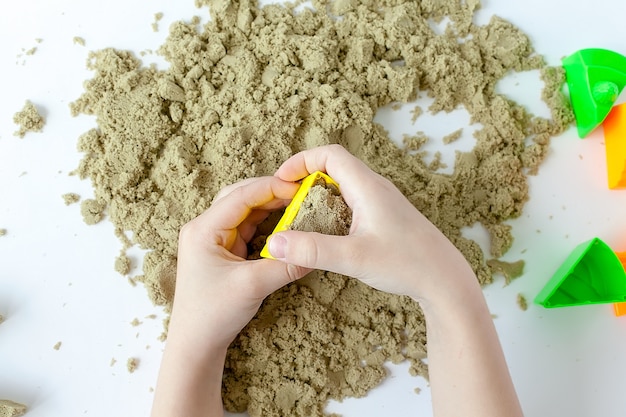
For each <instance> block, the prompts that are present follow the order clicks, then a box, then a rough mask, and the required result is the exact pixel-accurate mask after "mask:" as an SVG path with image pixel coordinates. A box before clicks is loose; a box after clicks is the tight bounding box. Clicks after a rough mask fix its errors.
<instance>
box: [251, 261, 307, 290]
mask: <svg viewBox="0 0 626 417" xmlns="http://www.w3.org/2000/svg"><path fill="white" fill-rule="evenodd" d="M242 265H243V264H242ZM244 271H245V272H244ZM309 272H311V269H308V268H303V267H300V266H296V265H292V264H288V263H285V262H280V261H276V260H273V259H259V260H256V261H249V262H246V264H245V269H242V273H241V274H240V276H242V277H243V279H246V280H247V283H246V288H250V290H251V291H252V292H253V293H255V294H256V295H257V297H259V298H265V297H267V296H268V295H270V294H271V293H273V292H274V291H276V290H278V289H280V288H282V287H284V286H285V285H287V284H289V283H291V282H294V281H296V280H298V279H300V278H302V277H304V276H305V275H306V274H308V273H309Z"/></svg>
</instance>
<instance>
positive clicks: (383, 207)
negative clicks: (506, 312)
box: [269, 145, 476, 302]
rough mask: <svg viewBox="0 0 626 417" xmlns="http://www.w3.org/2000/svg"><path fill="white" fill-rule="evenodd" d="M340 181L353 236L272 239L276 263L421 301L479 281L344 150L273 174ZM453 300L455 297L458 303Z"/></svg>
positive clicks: (315, 153)
mask: <svg viewBox="0 0 626 417" xmlns="http://www.w3.org/2000/svg"><path fill="white" fill-rule="evenodd" d="M317 170H319V171H324V172H327V173H328V174H329V175H330V176H331V177H332V178H333V179H334V180H335V181H337V182H338V183H339V186H340V188H341V193H342V195H343V197H344V199H345V201H346V203H347V204H348V206H350V208H351V209H352V211H353V218H352V227H351V229H350V233H349V235H348V236H329V235H322V234H319V233H306V232H297V231H286V232H281V233H279V234H276V235H274V236H273V237H272V238H271V239H270V242H269V249H270V252H271V254H272V256H274V257H275V258H276V259H279V260H282V261H284V262H287V263H290V264H295V265H298V266H303V267H307V268H314V269H323V270H328V271H332V272H337V273H340V274H343V275H348V276H352V277H355V278H358V279H360V280H361V281H363V282H364V283H366V284H368V285H370V286H372V287H374V288H376V289H379V290H382V291H385V292H391V293H395V294H399V295H408V296H410V297H412V298H414V299H415V300H418V301H420V302H423V301H435V299H449V298H450V295H451V294H450V292H454V288H458V289H459V292H460V294H458V295H459V296H460V297H462V291H463V287H465V285H459V284H461V283H462V282H465V283H468V280H467V279H468V278H471V280H473V281H474V282H473V283H471V284H470V285H475V284H476V280H475V276H474V273H473V271H472V270H471V268H470V266H469V265H468V263H467V261H466V260H465V258H464V257H463V255H462V254H461V253H460V252H459V251H458V250H457V249H456V247H455V246H454V245H453V244H452V243H451V242H450V241H449V240H448V239H447V238H446V237H445V236H444V235H443V234H442V233H441V232H440V231H439V230H438V229H437V228H436V227H435V226H434V225H433V224H432V223H431V222H430V221H429V220H428V219H426V217H424V216H423V215H422V214H421V213H420V212H419V211H418V210H417V209H416V208H415V207H414V206H413V205H412V204H411V203H410V202H409V201H408V200H407V199H406V198H405V197H404V196H403V195H402V193H401V192H400V191H399V190H398V189H397V188H396V187H395V186H394V185H393V184H392V183H391V182H390V181H388V180H387V179H385V178H383V177H382V176H380V175H378V174H376V173H375V172H373V171H372V170H370V169H369V168H368V167H367V166H366V165H365V164H364V163H363V162H361V161H360V160H359V159H357V158H355V157H354V156H352V155H351V154H350V153H349V152H348V151H346V150H345V149H344V148H343V147H341V146H339V145H329V146H324V147H320V148H315V149H311V150H307V151H304V152H300V153H298V154H296V155H294V156H293V157H291V158H290V159H289V160H287V161H286V162H285V163H283V165H282V166H281V167H280V168H279V169H278V171H277V172H276V174H275V175H276V176H278V177H279V178H280V179H282V180H285V181H297V180H300V179H302V178H304V177H305V176H307V175H308V174H309V173H312V172H314V171H317ZM453 298H456V297H453Z"/></svg>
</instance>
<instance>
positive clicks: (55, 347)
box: [52, 341, 63, 350]
mask: <svg viewBox="0 0 626 417" xmlns="http://www.w3.org/2000/svg"><path fill="white" fill-rule="evenodd" d="M62 344H63V342H61V341H59V342H56V343H55V344H54V346H52V348H53V349H54V350H59V349H61V345H62Z"/></svg>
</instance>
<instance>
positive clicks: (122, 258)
mask: <svg viewBox="0 0 626 417" xmlns="http://www.w3.org/2000/svg"><path fill="white" fill-rule="evenodd" d="M130 267H131V262H130V258H129V257H128V256H127V255H126V254H125V253H123V252H122V253H120V255H119V256H118V257H117V258H115V270H116V271H117V272H118V273H119V274H120V275H128V274H129V273H130Z"/></svg>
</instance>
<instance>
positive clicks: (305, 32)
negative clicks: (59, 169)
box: [71, 0, 573, 417]
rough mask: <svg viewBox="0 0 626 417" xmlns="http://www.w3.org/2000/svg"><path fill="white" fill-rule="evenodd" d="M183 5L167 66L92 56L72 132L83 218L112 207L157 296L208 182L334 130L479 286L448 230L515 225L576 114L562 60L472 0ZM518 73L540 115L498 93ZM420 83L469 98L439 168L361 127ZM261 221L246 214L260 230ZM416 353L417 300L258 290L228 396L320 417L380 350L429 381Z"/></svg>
mask: <svg viewBox="0 0 626 417" xmlns="http://www.w3.org/2000/svg"><path fill="white" fill-rule="evenodd" d="M197 3H198V4H199V5H200V6H208V7H209V9H211V20H210V22H209V23H207V24H204V25H202V26H199V25H198V20H191V21H190V22H182V21H181V22H175V23H174V24H173V25H172V26H171V27H170V33H169V37H168V39H167V41H166V42H165V43H164V44H163V45H162V46H161V48H160V49H159V53H160V54H162V55H163V57H164V58H165V59H166V60H167V61H168V62H169V64H170V65H169V67H168V68H167V69H166V70H158V69H157V68H155V67H154V66H143V65H142V64H141V62H140V61H139V60H138V59H137V58H136V57H135V55H133V54H132V53H130V52H128V51H119V50H114V49H104V50H100V51H95V52H92V53H91V54H90V59H89V64H88V65H89V68H90V69H91V70H92V71H93V72H94V75H93V78H92V79H91V80H88V81H87V82H86V83H85V91H84V93H83V94H82V95H81V97H80V98H78V100H76V101H75V102H74V103H72V105H71V110H72V113H73V114H75V115H77V114H90V115H95V116H96V117H97V122H98V127H97V128H94V129H92V130H90V131H88V132H86V133H85V134H83V135H82V136H81V138H80V139H79V144H78V146H79V150H80V151H81V152H83V153H84V157H83V159H82V161H81V162H80V166H79V168H78V170H77V172H78V173H79V175H80V177H81V178H89V179H91V181H92V184H93V187H94V192H95V200H93V201H96V202H98V206H97V207H94V210H87V211H88V214H89V215H90V216H91V215H94V217H95V218H96V219H97V220H98V221H99V220H100V219H101V218H102V213H103V212H104V210H105V209H106V211H107V216H108V218H109V219H110V221H111V222H112V223H113V224H114V226H115V228H116V230H118V229H119V230H122V231H132V243H133V244H135V245H138V246H139V247H141V248H142V249H145V250H147V254H146V255H145V257H144V259H143V275H142V276H140V277H138V278H137V280H138V281H139V282H142V283H143V284H144V285H145V287H146V289H147V292H148V295H149V297H150V299H151V300H152V301H153V302H154V303H155V304H157V305H163V306H165V308H166V310H167V309H169V308H170V307H171V303H172V299H173V295H174V285H175V273H176V254H177V238H178V231H179V229H180V227H181V226H182V225H183V224H184V223H186V222H188V221H189V220H191V219H192V218H193V217H195V216H197V215H198V214H199V213H201V212H202V211H204V210H205V209H206V208H207V207H208V206H209V205H210V202H211V201H212V199H213V197H214V196H215V195H216V194H217V192H218V191H219V190H220V189H221V188H222V187H224V186H225V185H228V184H232V183H233V182H236V181H238V180H241V179H244V178H249V177H255V176H260V175H272V174H273V173H274V172H275V170H276V169H277V168H278V167H279V166H280V164H282V162H283V161H285V160H286V159H287V158H289V157H290V156H291V155H293V154H294V153H295V152H298V151H300V150H302V149H307V148H311V147H313V146H318V145H323V144H328V143H339V144H341V145H343V146H345V147H346V148H347V149H348V150H349V151H350V152H352V153H353V154H355V155H356V156H357V157H359V158H360V159H361V160H363V161H364V162H365V163H366V164H367V165H368V166H370V167H371V168H372V169H373V170H375V171H377V172H378V173H380V174H381V175H383V176H385V177H386V178H388V179H390V180H391V181H392V182H393V183H394V184H395V185H396V186H397V187H398V188H399V189H400V191H401V192H402V193H403V194H404V195H406V196H407V198H408V199H409V200H410V201H411V202H412V203H413V204H414V205H415V207H417V208H418V209H419V210H421V211H422V213H424V215H425V216H427V217H428V218H429V219H430V220H431V221H432V222H433V223H434V224H435V225H437V227H439V229H440V230H442V231H443V233H444V234H446V236H448V238H450V240H451V241H452V242H453V243H454V244H455V245H456V246H457V247H458V248H459V250H461V252H462V253H463V254H464V255H465V257H466V258H467V259H468V261H469V262H470V264H471V265H472V267H473V268H474V271H475V272H476V274H477V276H478V279H479V281H480V283H481V284H486V283H489V282H491V281H492V279H493V273H494V270H493V262H491V264H492V265H488V263H487V262H486V260H485V254H484V253H483V252H482V250H481V249H480V246H479V245H478V244H477V243H476V242H474V241H472V240H469V239H466V238H464V237H463V236H462V233H461V230H462V229H463V228H464V227H470V226H472V225H474V224H475V223H477V222H478V223H480V224H482V225H483V226H484V227H485V228H486V229H487V230H493V232H490V235H491V237H492V241H491V249H490V251H491V253H492V254H504V253H505V252H506V250H507V249H508V248H509V247H510V242H511V241H512V236H511V232H510V229H507V228H506V227H500V225H502V224H503V222H505V221H506V220H507V219H510V218H515V217H518V216H519V215H520V214H521V212H522V208H523V207H524V204H525V203H526V201H527V199H528V181H527V174H528V173H533V172H536V171H537V169H538V167H539V164H540V163H541V161H542V160H543V158H544V157H545V155H546V153H547V150H548V148H549V139H550V137H551V136H554V135H557V134H559V133H560V132H563V131H564V130H565V129H566V128H567V127H568V126H569V124H571V123H572V121H573V114H572V112H571V108H570V107H569V103H568V100H567V98H566V97H565V96H564V95H563V93H562V89H561V87H562V85H563V83H564V80H565V78H564V72H563V71H562V69H559V68H551V67H545V64H544V62H543V59H542V57H541V56H539V55H537V54H535V53H534V51H533V49H532V45H531V44H530V41H529V39H528V37H527V36H526V35H525V34H523V33H522V32H521V31H520V30H519V29H518V28H516V27H515V26H513V25H512V24H510V23H509V22H507V21H505V20H504V19H501V18H498V17H495V16H494V17H492V19H491V20H490V21H489V22H488V23H487V24H485V25H482V26H479V25H476V24H475V23H473V20H472V18H473V14H474V12H475V11H476V10H477V8H478V7H479V4H478V2H476V1H471V2H458V1H455V0H454V1H453V0H442V1H438V2H427V3H416V2H404V1H402V0H399V1H396V2H393V4H392V2H383V3H375V2H374V3H371V2H370V3H366V4H361V5H356V4H353V3H351V2H344V1H335V2H333V1H329V2H326V1H318V0H316V1H314V2H313V4H312V7H313V8H314V9H315V10H317V11H315V10H312V9H304V10H301V11H298V13H294V11H293V9H292V8H291V6H282V5H276V4H270V5H267V6H263V7H260V6H258V5H257V4H256V3H254V2H241V3H232V2H214V1H209V0H197ZM320 11H321V12H320ZM326 11H329V13H332V14H333V15H330V14H329V13H327V12H326ZM336 17H340V18H336ZM444 17H448V18H449V19H450V21H451V23H450V25H449V26H448V30H447V31H446V32H445V33H443V34H436V33H434V32H433V30H432V29H431V27H430V25H429V19H442V18H444ZM470 35H471V36H470ZM459 39H463V42H459ZM531 69H541V72H542V79H543V80H544V83H545V88H544V91H543V98H544V100H545V101H546V102H547V103H548V106H549V108H550V109H551V112H552V117H551V119H544V118H541V117H537V116H535V115H533V114H531V113H529V112H528V111H527V110H526V109H525V108H524V107H523V106H521V105H518V104H517V103H515V102H513V101H511V100H509V99H507V98H506V97H504V96H501V95H499V94H497V93H495V85H496V84H497V82H498V80H499V79H501V78H502V77H503V76H504V75H505V74H507V73H509V72H510V71H524V70H531ZM418 89H419V90H420V91H419V92H424V93H426V94H428V95H429V96H430V97H432V98H433V99H434V101H433V104H432V105H431V106H430V107H429V108H428V111H429V112H430V113H432V114H434V115H436V114H437V113H439V112H449V111H452V110H455V109H459V108H464V109H465V110H467V111H468V112H469V113H470V115H471V118H472V120H473V121H474V122H475V123H476V124H479V125H481V126H482V128H480V129H479V130H477V131H476V132H475V133H474V136H475V138H476V145H475V147H474V148H473V149H472V150H471V151H468V152H458V153H457V155H456V159H455V162H454V167H453V168H454V171H453V173H452V174H449V175H448V174H442V173H438V172H436V168H437V164H434V165H433V164H427V163H426V162H424V158H423V155H422V154H421V153H420V151H419V149H420V146H421V145H419V143H420V140H422V139H419V137H418V136H417V134H414V135H412V136H414V137H418V139H417V140H412V141H411V143H409V146H407V148H408V149H411V150H413V151H412V152H409V151H407V149H403V148H401V147H399V146H398V145H396V144H395V143H394V142H393V141H391V140H390V139H389V136H388V134H387V132H386V131H385V129H384V128H383V127H382V126H380V125H379V124H376V123H374V122H373V118H374V115H375V113H376V111H377V110H378V109H379V108H381V107H382V106H387V105H391V106H396V107H399V106H401V103H409V102H411V101H412V100H414V99H415V98H416V97H417V95H418ZM268 138H271V140H268ZM437 139H439V138H437ZM90 204H93V203H90ZM83 205H85V202H83ZM85 217H87V216H85ZM270 232H271V226H269V225H263V226H260V227H259V236H258V238H259V239H263V238H264V236H263V234H265V236H266V235H267V234H269V233H270ZM492 256H496V255H492ZM498 256H500V255H498ZM498 256H497V257H498ZM163 337H165V334H163ZM425 352H426V333H425V325H424V321H423V316H422V314H421V311H420V309H419V307H418V306H417V305H416V304H415V303H414V302H413V301H411V300H408V299H405V298H402V297H397V296H391V295H387V294H382V293H380V292H377V291H374V290H372V289H371V288H369V287H367V286H365V285H363V284H361V283H360V282H358V281H355V280H353V279H349V278H347V277H343V276H340V275H336V274H332V273H327V272H319V271H316V272H313V273H311V274H310V275H309V276H307V277H306V278H304V279H302V280H301V281H299V282H297V283H293V284H291V285H288V286H286V287H285V288H283V289H281V290H280V291H278V292H276V293H275V294H272V295H271V296H270V297H268V298H267V300H266V301H265V302H264V303H263V306H262V308H261V310H260V311H259V313H258V314H257V316H256V317H255V318H254V319H253V320H252V322H251V323H250V324H249V325H248V326H247V327H246V328H245V329H244V331H243V332H242V333H241V334H240V335H239V336H238V337H237V339H236V340H235V341H234V342H233V344H232V346H231V348H230V349H229V351H228V357H227V364H226V368H225V370H224V385H223V394H224V404H225V407H226V408H227V409H228V410H229V411H233V412H241V411H247V412H248V413H249V414H250V415H251V416H252V417H256V416H260V415H263V416H270V417H271V416H282V415H293V416H322V415H323V414H324V411H323V410H324V406H325V404H326V402H327V401H328V399H330V398H334V399H337V400H341V399H343V398H345V397H359V396H363V395H365V394H366V393H367V392H368V390H370V389H371V388H373V387H374V386H376V385H377V384H379V383H380V381H382V380H383V379H384V378H385V376H386V371H385V368H384V366H383V365H381V363H382V362H384V361H385V360H394V361H399V360H400V358H407V359H408V360H409V361H410V362H411V366H410V373H411V374H412V375H426V373H427V367H426V365H425V364H424V362H422V359H423V358H424V357H425ZM363 363H364V364H365V365H362V364H363Z"/></svg>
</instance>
